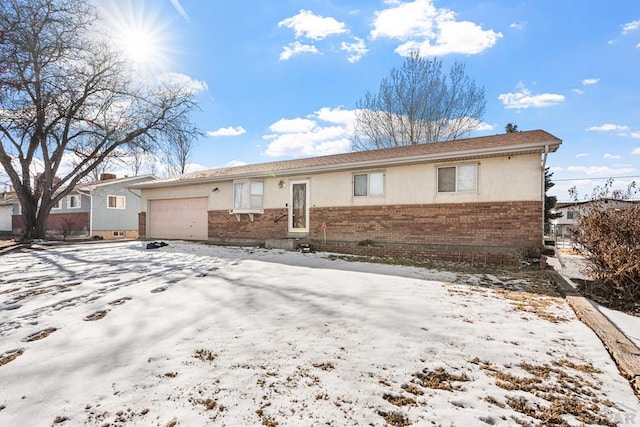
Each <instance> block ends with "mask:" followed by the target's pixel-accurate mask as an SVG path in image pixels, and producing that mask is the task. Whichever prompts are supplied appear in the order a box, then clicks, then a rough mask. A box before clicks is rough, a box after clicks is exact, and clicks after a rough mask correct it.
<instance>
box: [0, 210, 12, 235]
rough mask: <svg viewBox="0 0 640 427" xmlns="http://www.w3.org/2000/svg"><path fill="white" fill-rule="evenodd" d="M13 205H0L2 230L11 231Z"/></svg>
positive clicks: (0, 225) (0, 229)
mask: <svg viewBox="0 0 640 427" xmlns="http://www.w3.org/2000/svg"><path fill="white" fill-rule="evenodd" d="M12 213H13V208H12V207H11V206H0V231H11V214H12Z"/></svg>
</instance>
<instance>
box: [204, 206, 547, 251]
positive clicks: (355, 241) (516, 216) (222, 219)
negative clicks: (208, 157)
mask: <svg viewBox="0 0 640 427" xmlns="http://www.w3.org/2000/svg"><path fill="white" fill-rule="evenodd" d="M286 215H287V210H286V209H273V210H266V211H265V213H264V214H261V215H257V214H256V215H254V221H253V222H252V221H250V219H249V217H248V215H241V216H240V221H238V220H237V219H236V217H235V215H230V214H229V212H228V211H209V214H208V218H209V225H208V226H209V240H210V241H211V242H213V243H220V244H258V243H263V242H264V240H265V239H269V238H286V237H287V216H286ZM541 221H542V204H541V203H540V202H506V203H463V204H459V203H450V204H436V205H411V206H406V205H397V206H365V207H333V208H312V209H311V210H310V225H311V227H310V231H309V236H308V240H309V241H310V242H311V243H312V244H313V247H314V249H317V250H322V251H328V252H338V253H350V254H359V255H370V256H393V257H409V258H414V259H434V258H435V259H440V260H448V261H464V262H472V263H485V264H486V263H488V264H512V263H514V262H515V261H516V260H517V257H518V252H519V251H520V250H522V249H524V248H531V247H537V246H539V245H540V243H541V241H542V230H541ZM323 223H324V224H326V243H325V235H324V233H323V230H322V227H321V225H322V224H323Z"/></svg>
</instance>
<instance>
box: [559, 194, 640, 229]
mask: <svg viewBox="0 0 640 427" xmlns="http://www.w3.org/2000/svg"><path fill="white" fill-rule="evenodd" d="M593 203H594V201H593V200H587V201H583V202H558V203H556V206H555V208H554V209H552V212H553V213H561V214H562V216H560V217H558V218H554V219H552V220H550V223H551V226H552V232H553V233H554V234H555V235H556V236H558V237H571V234H572V233H573V232H574V231H575V230H576V229H577V226H578V222H579V219H580V217H581V216H584V215H586V214H587V213H588V211H589V209H590V208H591V206H593ZM597 203H602V206H605V207H606V209H624V208H628V207H633V206H636V205H637V203H638V202H636V201H630V200H619V199H603V200H598V201H597Z"/></svg>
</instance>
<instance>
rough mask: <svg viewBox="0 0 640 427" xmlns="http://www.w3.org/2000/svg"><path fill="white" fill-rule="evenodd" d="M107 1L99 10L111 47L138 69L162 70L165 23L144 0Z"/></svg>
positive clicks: (165, 58)
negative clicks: (146, 5)
mask: <svg viewBox="0 0 640 427" xmlns="http://www.w3.org/2000/svg"><path fill="white" fill-rule="evenodd" d="M133 3H134V2H121V1H111V2H106V3H105V4H104V6H103V10H104V12H105V16H106V24H107V26H108V29H109V34H110V35H111V42H112V43H113V45H114V47H115V48H116V49H118V50H119V51H121V52H122V53H123V54H124V56H125V60H126V61H127V62H128V63H129V64H130V65H131V66H132V67H133V68H134V70H135V71H136V72H138V73H141V72H142V73H153V72H159V71H163V70H164V69H166V68H167V66H168V64H169V56H170V53H171V52H170V47H169V44H170V43H169V42H170V37H169V36H168V33H169V31H168V24H167V23H166V22H162V21H161V20H160V18H159V16H158V13H157V11H154V10H151V9H149V8H147V7H145V4H144V2H137V7H136V6H135V5H134V4H133Z"/></svg>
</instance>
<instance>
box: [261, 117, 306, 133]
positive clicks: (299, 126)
mask: <svg viewBox="0 0 640 427" xmlns="http://www.w3.org/2000/svg"><path fill="white" fill-rule="evenodd" d="M314 127H316V122H315V120H310V119H302V118H295V119H284V118H283V119H280V120H278V121H277V122H275V123H274V124H272V125H271V126H269V130H270V131H271V132H274V133H299V132H309V131H311V129H313V128H314Z"/></svg>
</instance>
